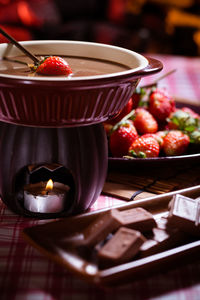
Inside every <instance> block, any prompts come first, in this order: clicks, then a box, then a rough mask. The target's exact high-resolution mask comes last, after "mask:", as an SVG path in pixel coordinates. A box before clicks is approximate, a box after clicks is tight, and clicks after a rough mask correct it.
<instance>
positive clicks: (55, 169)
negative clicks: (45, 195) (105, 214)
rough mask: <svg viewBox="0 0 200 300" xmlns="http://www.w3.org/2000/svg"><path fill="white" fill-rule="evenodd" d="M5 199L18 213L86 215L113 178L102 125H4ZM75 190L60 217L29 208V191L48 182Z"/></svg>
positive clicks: (1, 166) (0, 151)
mask: <svg viewBox="0 0 200 300" xmlns="http://www.w3.org/2000/svg"><path fill="white" fill-rule="evenodd" d="M0 140H1V143H0V157H1V158H2V159H1V160H0V194H1V197H2V201H3V202H4V203H5V204H6V205H7V206H8V208H10V209H11V210H12V211H14V212H15V213H17V214H20V215H24V216H28V217H37V218H41V219H45V218H55V217H63V216H68V215H72V214H77V213H81V212H84V211H86V210H87V209H88V208H89V207H90V206H91V205H92V204H93V203H94V202H95V201H96V199H97V198H98V196H99V195H100V193H101V191H102V188H103V185H104V182H105V178H106V173H107V162H108V151H107V139H106V134H105V131H104V128H103V125H102V124H94V125H87V126H81V127H67V128H40V127H28V126H18V125H13V124H8V123H0ZM50 178H51V179H52V180H53V181H57V182H60V183H62V184H65V185H68V186H69V187H70V189H69V192H68V193H67V196H66V199H65V205H64V209H63V210H62V211H60V212H55V213H54V212H51V213H45V212H42V213H41V212H34V211H29V210H28V209H26V208H25V206H24V186H25V185H27V184H31V183H36V182H40V181H47V180H48V179H50Z"/></svg>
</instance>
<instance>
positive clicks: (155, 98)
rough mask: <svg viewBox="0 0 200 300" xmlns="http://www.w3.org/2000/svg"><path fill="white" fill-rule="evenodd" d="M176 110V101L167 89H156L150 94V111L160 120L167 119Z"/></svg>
mask: <svg viewBox="0 0 200 300" xmlns="http://www.w3.org/2000/svg"><path fill="white" fill-rule="evenodd" d="M174 110H175V101H174V99H173V98H172V97H170V96H169V95H168V94H167V93H166V91H164V90H161V89H158V88H157V89H155V90H154V91H153V92H152V93H151V94H150V96H149V111H150V113H151V114H152V115H153V116H154V117H155V119H156V120H158V121H159V122H163V121H166V118H167V117H169V115H170V114H171V112H173V111H174Z"/></svg>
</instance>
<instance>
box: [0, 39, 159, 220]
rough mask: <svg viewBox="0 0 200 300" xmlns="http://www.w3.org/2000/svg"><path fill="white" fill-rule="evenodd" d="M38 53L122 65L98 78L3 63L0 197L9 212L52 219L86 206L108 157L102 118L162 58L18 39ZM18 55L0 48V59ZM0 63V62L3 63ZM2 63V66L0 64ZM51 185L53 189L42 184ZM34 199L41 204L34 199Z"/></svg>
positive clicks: (78, 44) (98, 188) (72, 43)
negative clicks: (20, 70) (26, 71)
mask: <svg viewBox="0 0 200 300" xmlns="http://www.w3.org/2000/svg"><path fill="white" fill-rule="evenodd" d="M21 44H22V45H23V46H24V47H26V48H27V49H28V50H29V51H30V52H32V53H34V54H35V55H40V56H45V55H58V56H70V57H72V56H73V57H77V58H80V57H81V59H83V60H84V58H91V59H93V61H94V64H95V61H96V60H101V61H108V62H110V63H120V64H122V65H125V66H127V68H126V69H124V70H122V71H120V72H115V73H109V72H107V73H106V74H103V75H102V74H99V75H92V76H91V75H87V74H86V75H84V76H77V77H56V76H37V77H33V76H32V77H31V76H21V75H17V74H16V73H15V72H14V71H13V70H12V69H11V70H10V71H9V72H7V73H4V72H1V68H0V194H1V197H2V200H3V201H4V202H5V204H6V205H7V206H8V207H9V208H10V209H11V210H13V211H14V212H16V213H18V214H21V215H24V216H30V217H39V218H52V217H62V216H67V215H71V214H77V213H80V212H84V211H85V210H87V209H88V208H89V207H90V206H91V205H92V204H93V203H94V201H95V200H96V199H97V198H98V196H99V194H100V193H101V191H102V188H103V185H104V182H105V178H106V172H107V162H108V151H107V139H106V134H105V132H104V128H103V125H102V122H104V121H106V120H108V119H109V118H111V117H113V116H114V115H116V114H117V113H118V112H119V111H120V110H121V109H122V108H123V107H124V106H125V105H126V103H127V102H128V100H129V99H130V97H131V96H132V94H133V92H134V90H135V88H136V86H137V85H138V83H139V81H140V79H141V78H142V77H144V76H147V75H151V74H153V73H156V72H159V71H160V70H161V69H162V63H161V62H160V61H158V60H155V59H152V58H146V57H144V56H142V55H140V54H138V53H136V52H133V51H130V50H127V49H123V48H120V47H115V46H110V45H104V44H98V43H88V42H76V41H30V42H22V43H21ZM19 55H21V53H20V51H19V50H18V49H17V48H16V47H15V46H13V45H11V44H1V45H0V58H2V59H3V57H5V56H6V57H7V58H9V59H12V58H14V57H16V56H19ZM0 63H1V61H0ZM0 65H1V64H0ZM49 179H51V180H52V181H53V182H54V183H55V187H53V188H52V190H50V189H49V188H48V187H46V185H45V184H46V182H48V180H49ZM37 203H38V204H37Z"/></svg>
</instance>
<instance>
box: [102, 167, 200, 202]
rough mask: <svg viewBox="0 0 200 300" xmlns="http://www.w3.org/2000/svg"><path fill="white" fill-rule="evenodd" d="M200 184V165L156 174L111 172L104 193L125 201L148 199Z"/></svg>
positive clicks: (151, 172) (151, 171) (171, 169)
mask: <svg viewBox="0 0 200 300" xmlns="http://www.w3.org/2000/svg"><path fill="white" fill-rule="evenodd" d="M199 183H200V165H199V164H196V165H195V166H193V167H192V168H191V167H185V168H184V166H183V167H182V169H175V168H174V169H173V168H170V169H167V170H166V169H164V170H163V169H162V168H160V169H159V170H158V169H156V172H153V170H149V171H148V172H146V173H145V172H141V173H139V172H138V171H137V170H136V171H135V172H134V170H133V172H132V173H130V172H129V173H128V172H127V173H126V172H121V171H109V172H108V175H107V179H106V182H105V185H104V187H103V193H104V194H105V195H108V196H113V197H117V198H120V199H122V200H125V201H131V200H139V199H146V198H149V197H152V196H155V195H159V194H164V193H169V192H172V191H176V190H180V189H182V188H186V187H191V186H193V185H197V184H199Z"/></svg>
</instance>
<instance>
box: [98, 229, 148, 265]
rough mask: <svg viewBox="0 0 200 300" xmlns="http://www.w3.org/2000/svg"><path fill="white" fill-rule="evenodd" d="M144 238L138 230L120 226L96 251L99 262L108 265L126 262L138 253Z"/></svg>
mask: <svg viewBox="0 0 200 300" xmlns="http://www.w3.org/2000/svg"><path fill="white" fill-rule="evenodd" d="M145 240H146V239H145V237H144V236H143V235H142V234H141V233H140V232H139V231H136V230H133V229H130V228H127V227H120V228H119V229H118V231H117V232H116V233H115V234H114V235H113V237H112V238H111V239H110V240H109V241H108V242H107V243H106V244H105V245H104V246H103V247H102V248H101V249H100V250H99V251H98V258H99V260H100V264H103V265H104V266H107V267H108V266H112V265H116V264H120V263H124V262H127V261H128V260H130V259H131V258H132V257H134V256H135V255H136V254H137V253H138V251H139V249H140V246H141V245H142V244H143V243H144V241H145Z"/></svg>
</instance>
